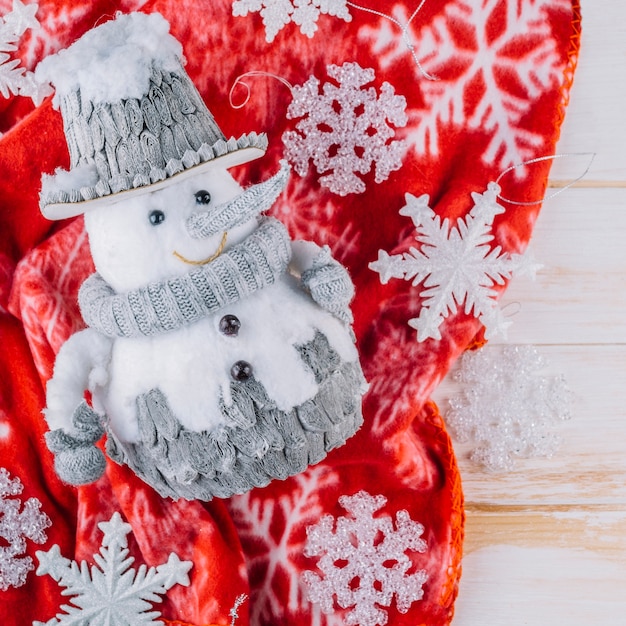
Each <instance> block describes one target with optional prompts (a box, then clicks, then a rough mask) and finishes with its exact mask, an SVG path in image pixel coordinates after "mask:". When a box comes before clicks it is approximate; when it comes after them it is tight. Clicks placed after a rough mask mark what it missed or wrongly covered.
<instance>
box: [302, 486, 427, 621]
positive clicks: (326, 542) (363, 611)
mask: <svg viewBox="0 0 626 626" xmlns="http://www.w3.org/2000/svg"><path fill="white" fill-rule="evenodd" d="M386 502H387V499H386V498H385V497H384V496H380V495H379V496H371V495H370V494H368V493H367V492H365V491H360V492H359V493H357V494H355V495H354V496H342V497H341V498H339V503H340V504H341V506H342V507H343V508H344V509H346V511H348V512H349V513H350V514H351V517H339V518H337V524H336V529H335V530H334V531H333V526H334V522H335V520H334V518H333V517H332V516H330V515H325V516H323V517H322V518H321V519H320V521H319V522H318V523H317V524H315V525H313V526H309V527H308V528H307V543H306V545H305V549H304V554H305V555H306V556H309V557H310V556H321V559H320V560H319V561H318V563H317V567H318V568H319V569H320V570H321V571H322V572H323V574H324V578H321V577H320V576H319V575H318V574H316V573H314V572H312V571H306V572H304V573H303V575H302V580H303V582H304V584H305V586H306V588H307V591H308V595H309V599H310V600H311V602H315V603H319V604H320V608H321V609H322V611H323V612H324V613H326V614H330V613H332V612H333V596H336V598H337V604H338V605H339V606H340V607H341V608H344V609H346V608H352V610H351V611H350V612H348V613H347V615H346V618H345V619H346V624H355V625H356V624H359V625H360V626H377V625H383V624H386V623H387V612H386V611H384V610H383V609H381V608H380V607H388V606H390V604H391V600H392V597H393V596H394V594H395V596H396V605H397V608H398V611H400V613H406V612H407V611H408V610H409V608H410V606H411V604H412V603H413V602H415V601H416V600H420V599H421V598H422V597H423V595H424V590H423V589H422V585H423V584H424V583H425V582H426V580H427V579H428V576H427V574H426V572H425V571H424V570H418V571H415V572H414V573H410V574H409V573H408V571H409V569H411V568H412V566H413V563H412V561H411V559H410V558H409V556H408V555H407V554H406V551H407V550H412V551H414V552H425V551H426V542H425V541H424V540H423V539H421V538H420V537H421V535H422V533H423V532H424V527H423V526H422V525H421V524H418V523H417V522H414V521H413V520H412V519H411V518H410V517H409V514H408V512H407V511H405V510H401V511H398V512H397V513H396V528H395V530H394V527H393V522H392V519H391V517H389V516H379V517H374V513H375V512H376V511H378V510H379V509H381V508H382V507H383V506H384V505H385V503H386Z"/></svg>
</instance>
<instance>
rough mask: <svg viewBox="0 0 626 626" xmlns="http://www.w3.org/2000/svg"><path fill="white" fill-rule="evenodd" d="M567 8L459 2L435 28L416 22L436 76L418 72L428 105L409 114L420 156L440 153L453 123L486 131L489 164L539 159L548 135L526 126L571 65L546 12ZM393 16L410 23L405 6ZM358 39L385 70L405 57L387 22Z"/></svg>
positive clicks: (426, 63) (419, 47)
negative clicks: (427, 77) (430, 77)
mask: <svg viewBox="0 0 626 626" xmlns="http://www.w3.org/2000/svg"><path fill="white" fill-rule="evenodd" d="M561 8H562V9H563V10H564V11H567V10H571V7H570V5H569V3H568V2H567V1H566V0H534V1H532V2H519V1H518V0H481V1H480V2H478V1H474V0H457V1H456V2H453V3H448V4H447V5H446V7H445V9H444V11H443V14H442V15H439V16H437V17H436V18H435V19H433V20H432V21H431V23H430V24H428V25H420V24H419V23H418V22H413V23H412V25H411V27H410V30H409V32H410V35H411V43H412V45H413V52H414V53H415V55H416V57H417V58H419V59H420V60H421V62H422V66H423V69H424V70H425V71H426V72H427V73H428V74H430V75H433V76H436V78H437V79H436V80H424V77H423V76H422V74H421V72H420V70H419V68H416V70H415V80H416V84H417V85H418V86H419V88H420V90H421V93H422V97H423V106H422V107H421V108H420V109H419V110H415V111H411V114H412V115H411V119H412V121H414V120H416V121H415V122H414V126H413V127H412V128H411V135H410V140H411V143H412V144H413V145H414V147H415V150H416V151H417V152H418V154H420V155H424V154H429V155H432V156H437V155H439V153H440V130H441V127H442V126H444V125H448V124H452V125H454V126H457V127H464V128H467V129H469V130H477V131H481V132H485V133H487V134H488V136H489V141H488V144H487V145H486V148H485V150H484V152H483V154H482V160H483V162H484V163H485V164H487V165H495V166H497V167H498V168H499V169H505V168H506V167H508V166H510V165H514V164H516V163H521V162H523V161H526V160H528V159H529V158H531V157H533V156H535V155H536V152H537V150H538V149H540V148H541V147H542V146H543V143H544V137H543V135H542V134H540V133H537V132H534V130H533V129H532V128H527V127H525V126H524V118H525V116H526V115H527V113H529V111H531V109H532V108H533V107H534V106H535V105H536V103H537V101H538V100H539V99H540V98H541V97H542V96H543V95H544V94H546V93H548V92H550V91H551V90H552V89H554V87H555V86H558V85H559V84H560V83H561V81H562V80H563V67H564V62H565V61H564V60H563V59H562V58H561V56H560V55H559V50H558V44H557V42H556V41H555V39H554V37H553V33H552V31H551V29H550V24H549V21H548V19H547V17H548V11H555V10H559V9H561ZM392 13H393V15H394V17H395V18H396V19H397V20H398V21H399V22H400V23H406V21H407V15H406V9H405V8H404V7H401V6H399V5H396V7H394V9H393V11H392ZM360 36H361V37H362V38H364V39H365V40H366V41H368V42H369V43H370V44H371V46H372V53H373V54H375V55H376V56H378V57H380V59H381V64H382V67H383V68H387V67H389V66H390V65H391V64H392V63H395V62H396V61H397V60H402V59H404V58H406V55H407V48H406V45H405V42H404V40H403V39H401V38H399V37H397V36H396V34H395V32H394V31H393V27H392V26H390V25H389V22H388V21H387V20H382V21H381V23H380V26H379V27H377V28H372V27H367V28H363V29H362V30H361V32H360ZM516 175H517V176H518V177H522V176H523V175H524V168H517V169H516Z"/></svg>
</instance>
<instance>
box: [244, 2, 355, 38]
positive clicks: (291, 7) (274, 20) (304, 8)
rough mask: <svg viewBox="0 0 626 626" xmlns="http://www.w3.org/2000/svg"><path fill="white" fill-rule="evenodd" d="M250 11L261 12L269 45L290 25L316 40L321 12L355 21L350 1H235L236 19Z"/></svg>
mask: <svg viewBox="0 0 626 626" xmlns="http://www.w3.org/2000/svg"><path fill="white" fill-rule="evenodd" d="M249 12H250V13H256V12H260V14H261V17H262V18H263V25H264V26H265V40H266V41H267V42H268V43H271V42H272V41H274V37H276V35H277V34H278V33H279V32H280V31H281V30H282V29H283V28H284V27H285V26H286V25H287V24H289V22H294V24H297V25H298V26H300V32H301V33H302V34H303V35H306V36H307V37H313V35H314V34H315V31H316V30H317V20H318V18H319V16H320V13H324V14H326V15H332V16H333V17H340V18H341V19H343V20H345V21H346V22H350V21H351V20H352V16H351V15H350V12H349V11H348V7H347V6H346V0H294V1H293V2H292V1H291V0H234V2H233V15H234V16H242V17H245V16H246V15H248V13H249Z"/></svg>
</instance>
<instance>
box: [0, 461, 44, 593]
mask: <svg viewBox="0 0 626 626" xmlns="http://www.w3.org/2000/svg"><path fill="white" fill-rule="evenodd" d="M23 489H24V487H23V485H22V483H21V482H20V480H19V478H13V479H12V478H10V476H9V472H7V470H6V469H5V468H4V467H0V540H1V541H0V590H2V591H6V590H7V589H8V588H9V587H20V586H22V585H23V584H24V583H25V582H26V577H27V576H28V572H29V571H30V570H32V569H33V560H32V559H31V558H30V557H29V556H22V555H23V554H24V553H25V552H26V539H30V540H31V541H34V542H35V543H39V544H41V543H45V542H46V540H47V539H48V537H47V536H46V533H45V532H44V530H45V529H46V528H48V526H50V524H51V522H50V518H49V517H48V516H47V515H46V514H45V513H42V512H41V511H40V510H39V509H40V508H41V502H39V500H37V498H29V499H28V500H26V502H24V506H23V507H21V508H22V510H21V512H20V505H21V504H22V502H21V501H20V500H19V499H17V498H11V497H9V496H17V495H19V494H21V493H22V490H23Z"/></svg>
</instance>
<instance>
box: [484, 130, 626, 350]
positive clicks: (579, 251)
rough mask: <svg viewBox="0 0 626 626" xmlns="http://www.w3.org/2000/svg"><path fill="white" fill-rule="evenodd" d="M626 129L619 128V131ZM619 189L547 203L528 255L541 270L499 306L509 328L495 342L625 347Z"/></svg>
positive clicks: (625, 198) (572, 193)
mask: <svg viewBox="0 0 626 626" xmlns="http://www.w3.org/2000/svg"><path fill="white" fill-rule="evenodd" d="M625 126H626V125H625ZM624 233H626V189H568V190H567V191H565V192H564V193H562V194H561V195H560V196H558V197H556V198H553V199H552V200H550V201H548V202H547V203H546V204H545V205H544V207H543V209H542V212H541V213H540V215H539V218H538V220H537V223H536V225H535V229H534V233H533V236H532V239H531V243H530V246H529V250H528V252H529V253H530V254H531V255H532V257H533V258H534V259H535V260H536V261H537V262H538V263H541V264H543V268H542V269H540V270H539V271H538V273H537V276H536V278H535V280H534V281H533V280H531V279H530V278H527V277H518V278H516V277H513V279H512V280H511V283H510V285H509V287H508V289H507V290H506V292H505V293H504V294H503V296H502V298H501V300H500V306H501V307H503V308H504V310H505V314H507V311H508V312H509V314H510V315H511V321H512V322H513V324H512V325H511V327H510V328H509V331H508V333H507V337H506V338H496V339H495V340H494V341H496V342H500V343H503V342H507V343H533V344H555V343H557V344H567V343H594V344H598V343H606V344H610V343H616V342H617V343H626V244H625V243H624Z"/></svg>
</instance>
